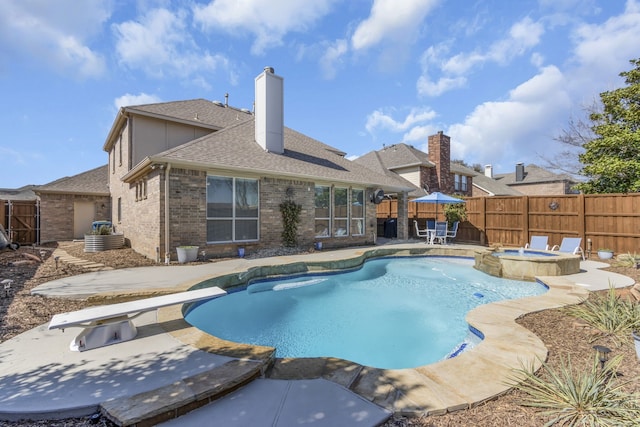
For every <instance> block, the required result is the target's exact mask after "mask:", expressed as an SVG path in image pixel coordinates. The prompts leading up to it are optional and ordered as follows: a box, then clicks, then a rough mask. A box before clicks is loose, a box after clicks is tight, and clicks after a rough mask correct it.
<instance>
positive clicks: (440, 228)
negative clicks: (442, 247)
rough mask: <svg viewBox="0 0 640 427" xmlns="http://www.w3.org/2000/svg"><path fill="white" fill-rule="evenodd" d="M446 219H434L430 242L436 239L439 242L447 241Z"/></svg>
mask: <svg viewBox="0 0 640 427" xmlns="http://www.w3.org/2000/svg"><path fill="white" fill-rule="evenodd" d="M447 227H448V225H447V221H436V231H435V233H433V235H432V236H431V243H435V242H436V240H437V241H438V243H440V244H445V243H447Z"/></svg>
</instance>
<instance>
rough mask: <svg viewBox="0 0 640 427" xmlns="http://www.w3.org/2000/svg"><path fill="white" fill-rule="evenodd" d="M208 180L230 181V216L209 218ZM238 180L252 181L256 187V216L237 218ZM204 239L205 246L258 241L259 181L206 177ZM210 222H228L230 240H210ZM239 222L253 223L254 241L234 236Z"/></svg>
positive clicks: (230, 177)
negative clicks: (205, 240) (205, 241)
mask: <svg viewBox="0 0 640 427" xmlns="http://www.w3.org/2000/svg"><path fill="white" fill-rule="evenodd" d="M210 178H222V179H225V180H231V201H230V205H231V215H230V216H209V206H208V205H209V190H208V186H209V179H210ZM238 180H244V181H252V182H253V183H255V186H256V192H255V197H256V216H238V215H239V214H238V212H237V211H236V209H237V207H238V206H237V189H238V186H237V182H238ZM205 197H206V200H205V204H206V210H205V214H206V222H205V224H206V234H207V236H206V239H207V244H210V245H215V244H228V243H247V242H257V241H259V240H260V180H259V179H257V178H248V177H240V176H238V177H236V176H225V175H209V174H208V175H207V191H206V196H205ZM210 222H220V223H224V222H230V224H231V225H230V227H231V230H230V231H231V240H210V236H209V224H210ZM241 222H254V223H255V229H256V237H255V239H239V238H237V236H236V232H237V227H238V225H239V223H241Z"/></svg>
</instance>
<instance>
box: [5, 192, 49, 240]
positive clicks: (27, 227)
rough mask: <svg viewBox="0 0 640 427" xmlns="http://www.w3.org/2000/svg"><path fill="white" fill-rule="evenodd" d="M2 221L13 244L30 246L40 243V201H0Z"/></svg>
mask: <svg viewBox="0 0 640 427" xmlns="http://www.w3.org/2000/svg"><path fill="white" fill-rule="evenodd" d="M0 221H1V222H2V223H3V225H4V228H5V230H7V233H8V234H9V239H11V241H12V242H17V243H20V244H21V245H30V244H34V243H38V242H39V241H40V202H39V201H38V200H0Z"/></svg>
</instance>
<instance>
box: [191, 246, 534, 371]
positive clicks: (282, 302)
mask: <svg viewBox="0 0 640 427" xmlns="http://www.w3.org/2000/svg"><path fill="white" fill-rule="evenodd" d="M472 265H473V261H472V260H468V259H460V258H435V257H411V258H383V259H374V260H369V261H367V262H366V263H365V264H364V265H363V267H362V268H361V269H359V270H355V271H349V272H345V273H340V274H324V275H319V274H314V275H304V276H297V277H289V278H285V279H278V280H263V281H259V282H254V283H252V284H250V285H249V286H248V287H247V289H246V290H243V291H240V292H235V293H231V294H229V295H227V296H224V297H222V298H217V299H214V300H210V301H207V302H204V303H200V304H195V305H194V306H192V307H191V309H190V310H189V311H188V313H187V314H186V315H185V319H186V320H187V322H189V323H190V324H192V325H193V326H196V327H197V328H199V329H201V330H203V331H205V332H207V333H209V334H211V335H215V336H217V337H220V338H223V339H226V340H230V341H235V342H243V343H248V344H258V345H266V346H271V347H275V348H276V356H277V357H337V358H341V359H346V360H351V361H353V362H357V363H360V364H362V365H366V366H371V367H376V368H385V369H400V368H412V367H416V366H422V365H426V364H429V363H433V362H436V361H439V360H442V359H444V358H446V357H448V356H451V355H452V354H454V353H459V352H460V351H461V349H462V348H465V347H470V346H472V345H473V340H470V337H469V325H468V324H467V323H466V321H465V316H466V314H467V313H468V312H469V311H470V310H471V309H473V308H474V307H477V306H478V305H481V304H487V303H490V302H494V301H499V300H504V299H513V298H521V297H525V296H531V295H540V294H542V293H544V292H546V290H547V288H546V287H545V286H543V285H541V284H539V283H536V282H523V281H515V280H505V279H499V278H496V277H493V276H489V275H487V274H484V273H482V272H479V271H477V270H475V269H474V268H473V267H472Z"/></svg>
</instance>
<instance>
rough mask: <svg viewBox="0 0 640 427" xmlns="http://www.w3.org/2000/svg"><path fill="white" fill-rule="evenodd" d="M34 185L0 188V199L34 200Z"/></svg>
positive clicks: (35, 197)
mask: <svg viewBox="0 0 640 427" xmlns="http://www.w3.org/2000/svg"><path fill="white" fill-rule="evenodd" d="M35 187H36V186H35V185H25V186H24V187H20V188H15V189H13V188H0V200H35V199H37V198H38V197H37V196H36V193H34V192H33V189H34V188H35Z"/></svg>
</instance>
